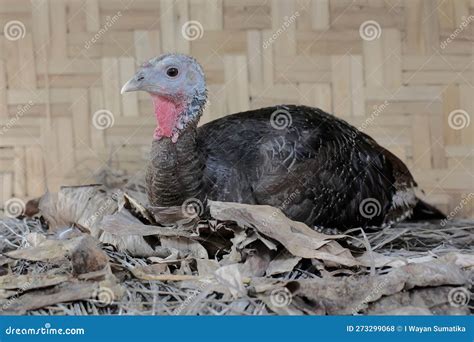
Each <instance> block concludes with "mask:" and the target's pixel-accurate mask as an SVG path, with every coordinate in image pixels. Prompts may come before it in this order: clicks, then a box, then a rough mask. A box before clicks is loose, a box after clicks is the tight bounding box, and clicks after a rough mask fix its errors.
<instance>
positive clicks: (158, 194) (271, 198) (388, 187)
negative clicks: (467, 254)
mask: <svg viewBox="0 0 474 342" xmlns="http://www.w3.org/2000/svg"><path fill="white" fill-rule="evenodd" d="M137 90H143V91H146V92H148V93H149V94H150V95H151V98H152V100H153V105H154V111H155V116H156V120H157V128H156V130H155V133H154V136H153V143H152V149H151V160H150V163H149V166H148V169H147V175H146V183H147V184H146V185H147V194H148V198H149V201H150V204H151V205H152V206H160V207H163V206H176V205H182V204H183V203H184V202H185V201H186V200H189V199H198V200H200V201H202V202H205V201H206V200H207V199H211V200H219V201H229V202H241V203H249V204H268V205H271V206H275V207H279V208H280V209H281V210H282V211H283V212H284V213H285V214H286V215H287V216H288V217H290V218H292V219H294V220H298V221H302V222H305V223H306V224H308V225H310V226H317V227H325V228H338V229H347V228H350V227H361V226H362V227H365V226H374V225H375V226H378V225H382V224H389V223H392V222H396V221H399V220H402V219H405V218H407V217H410V216H412V215H413V216H416V215H414V214H418V217H421V216H419V215H420V214H423V216H424V218H442V217H443V215H442V213H440V212H439V211H438V210H436V209H435V208H433V207H431V206H430V205H428V204H426V203H424V202H422V201H421V200H419V199H418V198H416V196H415V193H414V188H415V187H416V183H415V181H414V180H413V177H412V175H411V174H410V172H409V171H408V169H407V167H406V166H405V165H404V164H403V162H402V161H400V160H399V159H398V158H397V157H396V156H394V155H393V154H392V153H390V152H389V151H387V150H385V149H384V148H383V147H381V146H380V145H378V144H377V143H376V142H375V141H374V140H373V139H372V138H370V137H369V136H368V135H366V134H364V133H362V132H360V131H358V130H357V129H356V128H354V127H353V126H351V125H349V124H348V123H346V122H345V121H343V120H340V119H338V118H336V117H334V116H332V115H330V114H328V113H325V112H324V111H322V110H321V109H317V108H311V107H306V106H296V105H280V106H275V107H268V108H261V109H257V110H251V111H247V112H243V113H237V114H233V115H229V116H226V117H223V118H220V119H217V120H215V121H212V122H210V123H207V124H205V125H203V126H201V127H197V125H198V122H199V118H200V116H201V114H202V112H203V108H204V106H205V103H206V99H207V90H206V82H205V76H204V73H203V70H202V68H201V66H200V65H199V64H198V62H197V61H196V60H195V59H194V58H192V57H189V56H186V55H182V54H166V55H162V56H160V57H156V58H153V59H151V60H150V61H148V62H146V63H145V64H144V65H142V67H141V68H140V70H139V71H138V72H137V74H136V75H135V76H134V77H133V78H132V79H130V80H129V81H128V82H127V83H126V84H125V85H124V86H123V88H122V93H124V92H129V91H137Z"/></svg>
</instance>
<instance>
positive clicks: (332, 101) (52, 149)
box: [0, 0, 474, 216]
mask: <svg viewBox="0 0 474 342" xmlns="http://www.w3.org/2000/svg"><path fill="white" fill-rule="evenodd" d="M473 15H474V1H473V0H471V1H469V0H452V1H449V0H446V1H442V0H439V1H436V0H432V1H430V0H424V1H423V0H406V1H403V0H365V1H363V0H357V1H350V0H334V1H329V0H302V1H285V0H280V1H271V0H213V1H205V0H182V1H171V0H161V1H158V0H65V1H62V0H55V1H53V0H49V1H48V0H31V1H30V0H0V28H3V30H2V31H3V33H2V35H1V36H0V165H1V166H0V206H1V204H2V203H5V202H6V201H8V200H10V199H12V198H20V199H27V198H31V197H34V196H38V195H40V194H42V193H43V192H44V191H45V190H46V188H49V189H50V190H57V188H58V187H59V186H60V185H66V184H80V183H90V182H93V181H94V175H95V174H96V173H97V172H99V171H100V170H101V169H103V168H104V167H107V166H111V167H113V168H115V169H120V170H125V171H126V172H128V173H132V174H133V173H135V172H137V171H139V170H140V169H142V168H143V166H144V160H145V156H146V152H147V150H148V148H149V144H150V142H151V137H152V132H153V129H154V118H153V116H152V115H151V113H152V111H151V110H152V109H151V103H150V101H149V99H148V97H147V96H146V94H136V93H131V94H126V95H125V96H121V95H120V92H119V90H120V87H121V85H122V83H124V81H125V80H127V79H128V78H129V77H130V76H131V75H132V74H133V73H134V70H135V68H136V65H137V64H138V63H141V62H143V61H145V60H146V59H148V58H150V57H152V56H155V55H158V54H161V53H163V52H171V51H179V52H185V53H189V54H192V55H193V56H195V57H196V58H197V59H198V60H199V61H200V62H201V63H202V64H203V66H204V68H205V71H206V73H207V78H208V87H209V91H210V104H209V106H208V108H207V110H206V114H205V117H204V121H208V120H210V119H212V118H217V117H220V116H223V115H226V114H228V113H232V112H237V111H243V110H247V109H249V108H258V107H262V106H266V105H273V104H279V103H300V104H307V105H312V106H318V107H321V108H323V109H325V110H327V111H330V112H333V113H335V114H336V115H337V116H339V117H342V118H344V119H346V120H347V121H349V122H350V123H352V124H354V125H356V126H358V127H361V128H362V129H363V130H364V131H366V132H367V133H369V134H370V135H372V136H373V137H374V138H375V139H376V140H377V141H379V142H380V143H381V144H382V145H384V146H386V147H387V148H388V149H390V150H391V151H393V152H394V153H395V154H396V155H398V156H399V157H400V158H401V159H403V160H404V161H405V162H406V163H407V164H408V166H409V167H410V169H411V170H412V171H413V173H414V175H415V177H416V179H417V181H418V183H419V185H420V187H421V188H422V189H423V190H424V191H425V193H426V196H427V197H428V198H429V200H430V201H431V202H432V203H435V204H437V205H438V206H439V207H440V208H443V209H444V210H447V209H449V210H455V211H456V212H455V214H456V215H457V216H468V215H472V207H473V203H472V202H473V201H469V200H465V201H463V198H464V197H466V196H469V194H470V193H471V192H474V167H473V166H474V162H473V158H474V155H473V150H474V122H470V121H473V120H474V117H473V115H474V101H473V98H474V86H473V84H474V61H473V56H474V44H473V43H474V16H473ZM94 114H95V115H94ZM109 115H112V116H110V117H109ZM107 119H113V122H111V121H107ZM471 119H472V120H471ZM101 125H105V129H102V128H104V127H103V126H101ZM469 199H472V196H469ZM460 203H461V206H462V208H460ZM462 203H464V204H462ZM456 207H458V209H455V208H456ZM459 208H460V209H459Z"/></svg>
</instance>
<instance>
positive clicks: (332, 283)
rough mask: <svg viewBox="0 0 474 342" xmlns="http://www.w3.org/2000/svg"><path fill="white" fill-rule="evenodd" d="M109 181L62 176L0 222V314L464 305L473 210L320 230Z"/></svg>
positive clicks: (473, 256) (441, 309) (438, 309)
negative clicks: (22, 213)
mask: <svg viewBox="0 0 474 342" xmlns="http://www.w3.org/2000/svg"><path fill="white" fill-rule="evenodd" d="M114 185H116V184H114ZM120 189H122V190H119V189H118V188H108V187H106V186H101V185H93V186H81V187H65V188H63V189H61V191H60V192H59V193H58V194H46V195H44V196H43V197H42V198H41V200H40V201H39V213H38V214H37V215H35V216H34V217H21V218H16V219H3V220H0V231H1V234H2V239H1V241H0V248H1V252H2V258H1V260H2V268H1V276H0V310H1V312H2V313H3V314H29V315H98V314H100V315H102V314H107V315H275V314H317V315H333V314H338V315H339V314H343V315H354V314H356V315H360V314H469V313H470V312H472V310H473V302H472V300H471V298H472V295H471V289H472V284H473V280H474V272H473V270H474V250H473V246H474V244H473V239H474V234H473V229H474V222H473V221H470V220H456V221H454V220H451V221H447V222H444V223H443V224H442V225H441V224H440V222H416V223H400V224H398V225H397V226H395V227H388V228H384V229H380V228H373V229H365V230H362V229H360V228H359V229H352V230H350V231H346V232H344V234H339V235H326V234H323V233H319V232H317V231H315V230H313V229H310V228H309V227H307V226H306V225H304V224H303V223H300V222H295V221H291V220H290V219H288V218H287V217H285V216H284V215H283V213H282V212H281V211H280V210H279V209H277V208H272V207H269V206H252V205H245V204H237V203H223V202H209V204H208V206H207V207H204V206H201V205H202V204H200V203H195V202H194V203H191V205H190V206H186V207H179V208H148V207H147V206H146V203H145V202H146V199H145V198H144V195H143V188H142V187H141V186H139V184H133V185H131V183H128V185H127V186H126V187H120ZM142 203H143V204H144V205H142ZM204 216H206V217H207V219H206V220H202V219H201V217H204Z"/></svg>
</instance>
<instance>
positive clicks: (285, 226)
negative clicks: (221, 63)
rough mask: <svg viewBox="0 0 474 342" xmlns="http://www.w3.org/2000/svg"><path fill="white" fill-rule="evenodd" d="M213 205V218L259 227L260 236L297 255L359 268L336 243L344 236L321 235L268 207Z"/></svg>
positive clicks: (231, 204) (211, 208)
mask: <svg viewBox="0 0 474 342" xmlns="http://www.w3.org/2000/svg"><path fill="white" fill-rule="evenodd" d="M209 206H210V211H211V216H212V217H213V218H215V219H218V220H221V221H235V222H237V224H238V225H239V226H241V227H252V228H255V229H257V230H258V232H259V233H261V234H264V235H266V236H268V237H270V238H272V239H274V240H276V241H278V242H280V243H281V244H282V245H283V246H284V247H285V248H286V249H287V250H288V251H289V252H290V253H292V254H293V255H294V256H298V257H302V258H317V259H320V260H325V261H330V262H333V263H337V264H341V265H345V266H356V265H359V263H358V262H357V260H356V259H354V257H352V255H351V254H350V252H349V250H347V249H345V248H343V247H342V246H341V245H339V243H337V242H336V241H334V239H336V238H340V237H341V236H337V235H335V236H330V235H325V234H321V233H318V232H316V231H314V230H312V229H311V228H309V227H308V226H307V225H305V224H304V223H302V222H297V221H292V220H290V219H289V218H287V217H286V216H285V215H284V214H283V213H282V212H281V210H280V209H277V208H273V207H270V206H267V205H258V206H256V205H249V204H241V203H228V202H216V201H209ZM324 246H327V247H326V248H323V247H324Z"/></svg>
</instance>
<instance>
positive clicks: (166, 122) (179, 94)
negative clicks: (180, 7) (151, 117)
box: [122, 54, 207, 142]
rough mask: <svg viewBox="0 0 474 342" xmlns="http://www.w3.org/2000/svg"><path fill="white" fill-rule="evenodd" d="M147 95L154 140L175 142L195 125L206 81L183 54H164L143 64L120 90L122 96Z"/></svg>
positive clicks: (194, 62)
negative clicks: (150, 101)
mask: <svg viewBox="0 0 474 342" xmlns="http://www.w3.org/2000/svg"><path fill="white" fill-rule="evenodd" d="M139 90H142V91H146V92H148V93H149V94H150V95H151V96H152V99H153V103H154V107H155V115H156V118H157V121H158V127H157V130H156V131H155V138H156V139H161V138H162V137H170V138H172V140H173V141H174V142H176V140H177V139H178V137H179V133H180V131H182V130H183V129H184V128H186V126H188V125H189V124H190V123H193V122H194V123H196V124H197V121H198V120H199V117H200V116H201V114H202V110H203V108H204V105H205V103H206V99H207V90H206V80H205V76H204V72H203V70H202V67H201V66H200V65H199V63H198V62H197V61H196V60H195V59H194V58H192V57H190V56H187V55H183V54H165V55H162V56H159V57H155V58H152V59H150V60H149V61H148V62H145V63H144V64H143V65H142V66H141V67H140V69H139V70H138V72H137V73H136V74H135V76H133V77H132V78H131V79H130V80H129V81H128V82H127V83H125V84H124V86H123V87H122V94H123V93H125V92H130V91H139Z"/></svg>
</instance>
